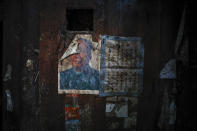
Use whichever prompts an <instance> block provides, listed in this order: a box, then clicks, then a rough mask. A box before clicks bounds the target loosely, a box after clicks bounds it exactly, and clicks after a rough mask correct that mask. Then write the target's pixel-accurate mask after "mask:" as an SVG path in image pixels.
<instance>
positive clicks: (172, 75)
mask: <svg viewBox="0 0 197 131" xmlns="http://www.w3.org/2000/svg"><path fill="white" fill-rule="evenodd" d="M160 78H161V79H176V59H171V60H169V61H168V63H167V64H166V65H165V66H164V68H163V69H162V70H161V72H160Z"/></svg>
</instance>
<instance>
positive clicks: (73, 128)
mask: <svg viewBox="0 0 197 131" xmlns="http://www.w3.org/2000/svg"><path fill="white" fill-rule="evenodd" d="M65 126H66V131H81V128H80V121H79V120H67V121H65Z"/></svg>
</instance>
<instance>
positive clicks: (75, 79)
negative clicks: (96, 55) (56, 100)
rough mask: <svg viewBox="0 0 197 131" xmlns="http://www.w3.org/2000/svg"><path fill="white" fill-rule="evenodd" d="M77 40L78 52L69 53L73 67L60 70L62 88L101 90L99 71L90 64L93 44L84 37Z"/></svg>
mask: <svg viewBox="0 0 197 131" xmlns="http://www.w3.org/2000/svg"><path fill="white" fill-rule="evenodd" d="M77 42H78V44H77V52H76V53H71V54H69V55H68V57H69V60H70V63H71V64H72V68H71V69H68V70H65V71H62V72H60V89H61V90H65V89H66V90H70V89H71V90H72V89H74V90H99V72H98V71H97V70H95V69H93V68H91V67H90V66H89V61H90V59H91V50H92V44H91V42H90V41H89V40H87V39H84V38H79V39H78V40H77Z"/></svg>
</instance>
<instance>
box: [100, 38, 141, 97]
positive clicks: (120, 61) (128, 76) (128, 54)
mask: <svg viewBox="0 0 197 131" xmlns="http://www.w3.org/2000/svg"><path fill="white" fill-rule="evenodd" d="M101 43H102V44H101V57H100V58H101V60H100V84H101V88H100V96H114V95H128V96H137V95H138V94H139V93H140V92H141V90H142V87H143V67H144V47H143V44H142V39H141V38H139V37H118V36H101Z"/></svg>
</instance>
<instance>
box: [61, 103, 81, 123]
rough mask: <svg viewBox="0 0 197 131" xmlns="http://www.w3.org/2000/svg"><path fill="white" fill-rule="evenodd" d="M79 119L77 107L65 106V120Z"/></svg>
mask: <svg viewBox="0 0 197 131" xmlns="http://www.w3.org/2000/svg"><path fill="white" fill-rule="evenodd" d="M73 119H77V120H78V119H80V112H79V106H75V105H68V104H66V105H65V120H73Z"/></svg>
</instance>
